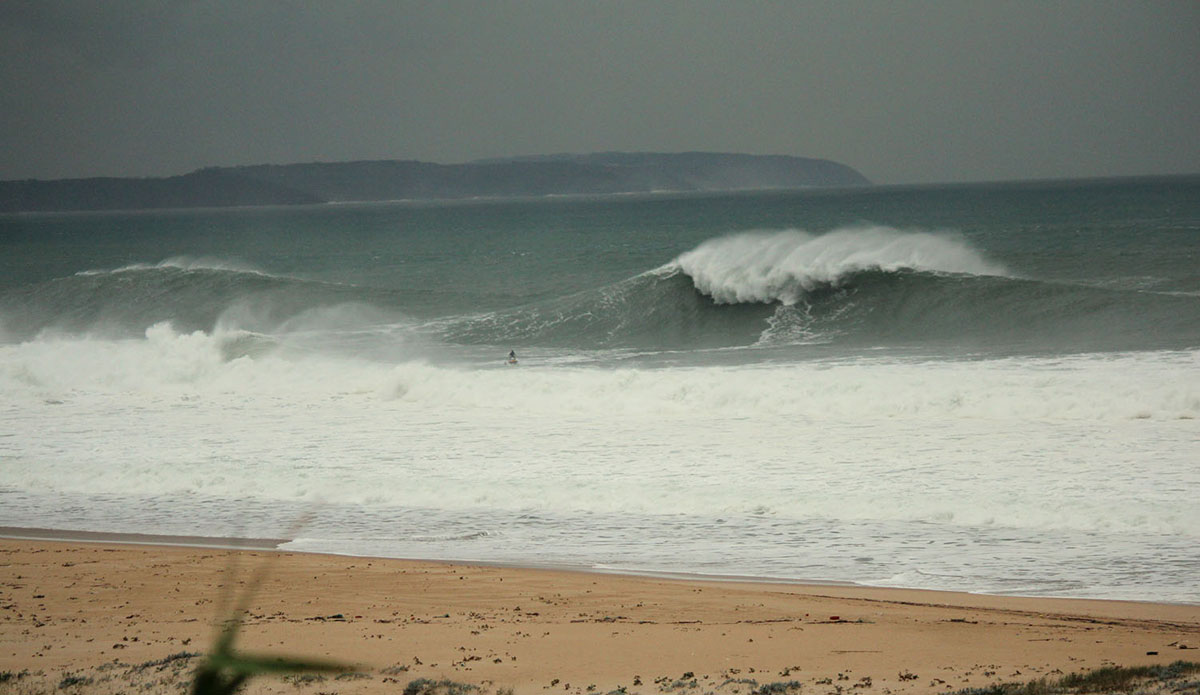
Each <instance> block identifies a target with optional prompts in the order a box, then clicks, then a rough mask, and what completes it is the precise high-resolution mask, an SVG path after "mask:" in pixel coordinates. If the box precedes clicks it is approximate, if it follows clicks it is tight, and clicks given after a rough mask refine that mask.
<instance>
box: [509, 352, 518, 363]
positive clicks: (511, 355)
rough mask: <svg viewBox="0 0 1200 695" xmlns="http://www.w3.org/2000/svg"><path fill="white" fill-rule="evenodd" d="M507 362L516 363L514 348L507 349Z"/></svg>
mask: <svg viewBox="0 0 1200 695" xmlns="http://www.w3.org/2000/svg"><path fill="white" fill-rule="evenodd" d="M508 363H509V364H516V363H517V351H516V350H509V351H508Z"/></svg>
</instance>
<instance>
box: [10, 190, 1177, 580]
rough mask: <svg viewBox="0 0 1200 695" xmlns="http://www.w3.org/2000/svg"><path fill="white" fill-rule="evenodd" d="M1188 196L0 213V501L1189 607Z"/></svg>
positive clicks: (161, 527) (568, 558)
mask: <svg viewBox="0 0 1200 695" xmlns="http://www.w3.org/2000/svg"><path fill="white" fill-rule="evenodd" d="M1196 188H1197V182H1196V181H1195V180H1194V179H1184V180H1182V181H1181V180H1168V181H1166V182H1154V185H1151V184H1150V183H1148V182H1146V181H1140V180H1139V181H1135V182H1116V183H1112V182H1110V183H1104V184H1097V183H1093V184H1088V185H1083V184H1074V183H1073V184H1070V185H1066V184H1060V185H1057V186H1055V185H1051V184H1039V185H1032V184H1031V185H1026V186H1024V187H1021V186H1012V185H1010V186H1008V187H1004V186H992V187H984V186H980V187H974V188H972V187H959V188H951V187H944V188H937V187H931V188H920V189H895V190H894V189H884V190H882V191H880V190H874V189H869V190H863V191H859V192H853V191H849V192H848V191H838V192H831V193H822V192H819V191H811V192H770V193H757V194H748V193H742V194H737V195H709V196H646V197H643V198H636V199H587V200H566V201H564V200H543V201H539V200H524V201H496V202H471V203H447V204H444V205H428V204H423V205H407V204H388V205H363V206H337V208H336V209H330V208H328V207H322V206H318V207H312V208H299V209H277V210H269V211H262V210H218V211H177V212H161V213H153V214H148V213H115V214H114V213H105V214H95V215H89V214H82V215H80V214H75V215H33V216H28V215H27V216H10V217H6V218H4V219H3V220H0V232H2V233H3V236H0V241H2V242H3V244H4V246H6V247H7V251H9V253H6V254H5V258H7V259H9V260H8V261H5V264H6V266H7V267H6V268H5V270H10V271H12V272H10V273H8V274H7V276H6V278H7V279H5V280H4V281H2V283H3V284H0V525H5V526H17V527H41V528H55V529H75V530H93V531H114V532H139V533H162V534H184V535H206V536H246V537H273V536H277V535H280V534H285V533H288V532H289V530H290V529H292V528H293V527H294V525H295V524H296V522H297V520H298V519H304V520H305V521H304V526H303V528H302V529H301V531H300V532H299V535H298V537H295V538H294V540H292V541H291V542H290V543H288V544H286V545H285V546H284V547H285V548H288V549H294V550H301V551H315V552H334V553H349V554H358V555H378V556H390V557H419V558H431V559H453V560H467V561H482V562H505V563H518V564H525V565H555V566H572V567H580V568H601V569H610V570H618V571H629V572H669V573H692V574H700V575H709V576H743V577H744V576H753V577H764V578H777V579H789V580H822V581H846V582H858V583H864V584H873V585H883V586H908V587H921V588H935V589H955V590H966V591H978V592H991V593H1006V594H1030V595H1053V596H1087V597H1103V598H1119V599H1133V600H1156V601H1176V602H1197V601H1200V595H1197V593H1196V587H1195V582H1194V578H1195V576H1197V570H1200V551H1197V548H1198V547H1200V505H1196V504H1195V502H1194V499H1195V497H1196V492H1197V490H1198V489H1200V466H1198V465H1197V461H1200V423H1198V421H1197V418H1200V379H1198V378H1197V375H1200V291H1198V290H1200V277H1198V276H1197V275H1196V272H1195V268H1196V267H1200V264H1197V260H1198V259H1200V240H1198V239H1197V236H1198V235H1200V211H1198V210H1197V209H1196V208H1197V204H1196V202H1195V201H1196V200H1197V197H1196V196H1195V195H1194V193H1195V191H1196ZM1106 201H1107V202H1106ZM1084 203H1087V204H1086V205H1085V204H1084ZM1168 203H1170V204H1168ZM1106 205H1107V207H1105V206H1106ZM1097 206H1099V207H1100V208H1101V209H1100V210H1097ZM864 210H865V211H867V212H870V213H872V214H870V215H864V214H863V213H864ZM914 210H920V211H921V212H919V213H914V212H913V211H914ZM863 217H870V218H871V219H872V220H878V221H873V222H871V223H864V222H861V221H860V220H861V219H862V218H863ZM51 240H53V241H51ZM18 256H19V257H20V260H19V261H17V260H14V259H16V258H17V257H18ZM509 349H515V350H516V351H517V353H518V356H519V357H520V360H521V361H520V364H519V365H518V366H516V367H509V366H507V365H505V364H504V360H503V357H504V356H505V355H507V353H508V350H509Z"/></svg>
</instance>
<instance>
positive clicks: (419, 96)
mask: <svg viewBox="0 0 1200 695" xmlns="http://www.w3.org/2000/svg"><path fill="white" fill-rule="evenodd" d="M0 81H2V85H0V86H2V89H0V100H2V101H0V179H16V178H29V177H37V178H55V177H77V176H99V175H116V176H157V175H168V174H179V173H184V172H187V171H190V170H192V169H195V168H198V167H201V166H212V165H218V166H219V165H235V164H255V163H291V162H309V161H340V160H352V159H421V160H426V161H436V162H461V161H467V160H471V159H476V158H482V157H496V156H507V155H519V154H537V153H551V152H593V151H610V150H622V151H637V150H649V151H659V152H677V151H687V150H708V151H722V152H750V153H775V154H793V155H801V156H810V157H822V158H827V159H833V160H836V161H839V162H843V163H845V164H849V165H850V166H853V167H855V168H856V169H858V170H859V171H861V172H862V173H863V174H864V175H866V176H867V177H868V178H870V179H872V180H873V181H875V182H877V183H909V182H942V181H978V180H999V179H1021V178H1044V177H1072V176H1106V175H1134V174H1157V173H1186V172H1198V171H1200V1H1197V0H1179V1H1177V2H1150V1H1146V0H1120V1H1118V2H1107V1H1103V0H1086V1H1081V2H998V1H997V0H945V1H941V2H932V1H930V2H915V1H914V2H897V1H893V0H886V1H881V2H867V1H856V0H833V1H830V2H806V1H802V0H792V1H790V2H758V1H748V0H728V1H727V2H712V1H707V0H694V1H689V2H671V1H666V0H637V1H636V2H622V1H613V0H595V1H593V2H574V1H569V0H546V1H545V2H499V1H486V0H481V1H479V2H457V1H446V0H439V1H436V2H434V1H429V2H404V1H399V0H381V1H379V2H365V1H364V2H352V1H350V0H344V1H343V0H328V1H327V2H287V1H284V0H273V1H272V0H146V1H144V2H139V1H134V0H129V1H124V0H103V1H97V0H80V1H79V2H61V1H58V0H2V1H0Z"/></svg>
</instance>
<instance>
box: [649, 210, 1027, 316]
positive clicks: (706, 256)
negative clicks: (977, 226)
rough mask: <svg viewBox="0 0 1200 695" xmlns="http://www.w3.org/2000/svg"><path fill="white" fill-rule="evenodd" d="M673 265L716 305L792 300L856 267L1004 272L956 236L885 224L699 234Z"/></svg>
mask: <svg viewBox="0 0 1200 695" xmlns="http://www.w3.org/2000/svg"><path fill="white" fill-rule="evenodd" d="M673 265H674V266H677V267H678V268H680V269H681V270H682V271H683V272H684V273H686V274H687V275H688V276H689V277H690V278H691V279H692V282H693V283H695V286H696V289H697V290H699V291H700V292H702V293H704V294H706V295H708V296H709V297H712V298H713V300H714V301H716V302H717V303H719V304H739V303H746V302H782V303H783V304H796V303H797V302H799V301H802V300H803V299H804V297H805V296H806V295H807V294H808V293H810V292H812V291H813V290H815V289H818V288H820V287H826V286H837V285H839V284H841V283H843V282H845V281H846V280H847V279H848V278H850V277H851V276H853V275H855V274H857V273H861V272H864V271H884V272H896V271H901V270H908V271H923V272H932V273H946V274H961V275H1001V276H1002V275H1005V274H1006V271H1005V269H1004V267H1003V266H1001V265H999V264H996V263H992V262H989V261H987V260H986V259H984V258H983V256H982V255H981V254H980V253H979V252H977V251H976V250H975V249H973V248H971V247H970V246H969V245H968V244H967V243H966V241H965V240H963V239H962V238H961V237H959V236H956V235H951V234H949V233H939V234H935V233H930V232H903V231H899V230H895V229H891V228H887V227H859V228H850V229H839V230H836V231H833V232H830V233H828V234H822V235H812V234H808V233H807V232H802V231H798V230H787V231H781V232H752V233H743V234H735V235H732V236H727V237H722V238H719V239H712V240H710V241H706V242H704V243H703V244H701V245H700V246H698V247H696V248H695V249H693V250H691V251H688V252H687V253H685V254H683V255H681V256H680V257H679V258H678V259H676V261H675V263H674V264H673Z"/></svg>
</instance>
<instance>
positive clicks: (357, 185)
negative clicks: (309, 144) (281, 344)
mask: <svg viewBox="0 0 1200 695" xmlns="http://www.w3.org/2000/svg"><path fill="white" fill-rule="evenodd" d="M868 184H870V182H869V181H868V180H867V179H866V178H865V177H863V176H862V175H861V174H859V173H858V172H857V171H855V170H854V169H851V168H850V167H848V166H846V165H844V164H838V163H836V162H830V161H827V160H822V159H806V158H803V157H788V156H781V155H745V154H717V153H708V152H685V153H680V154H656V153H604V154H586V155H542V156H534V157H516V158H511V159H490V160H480V161H476V162H468V163H466V164H432V163H428V162H417V161H402V160H384V161H367V162H340V163H325V164H323V163H313V164H287V165H270V164H264V165H257V166H243V167H223V168H210V169H201V170H198V171H195V172H192V173H190V174H185V175H183V176H173V177H168V178H144V179H121V178H93V179H62V180H57V181H33V180H30V181H0V211H3V212H18V211H34V210H112V209H138V208H168V207H223V206H233V205H294V204H307V203H320V202H335V201H336V202H346V201H371V200H402V199H407V200H421V199H438V198H471V197H512V196H541V195H570V194H582V195H587V194H606V193H636V192H649V191H721V190H737V189H754V188H807V187H816V186H857V185H868Z"/></svg>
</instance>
